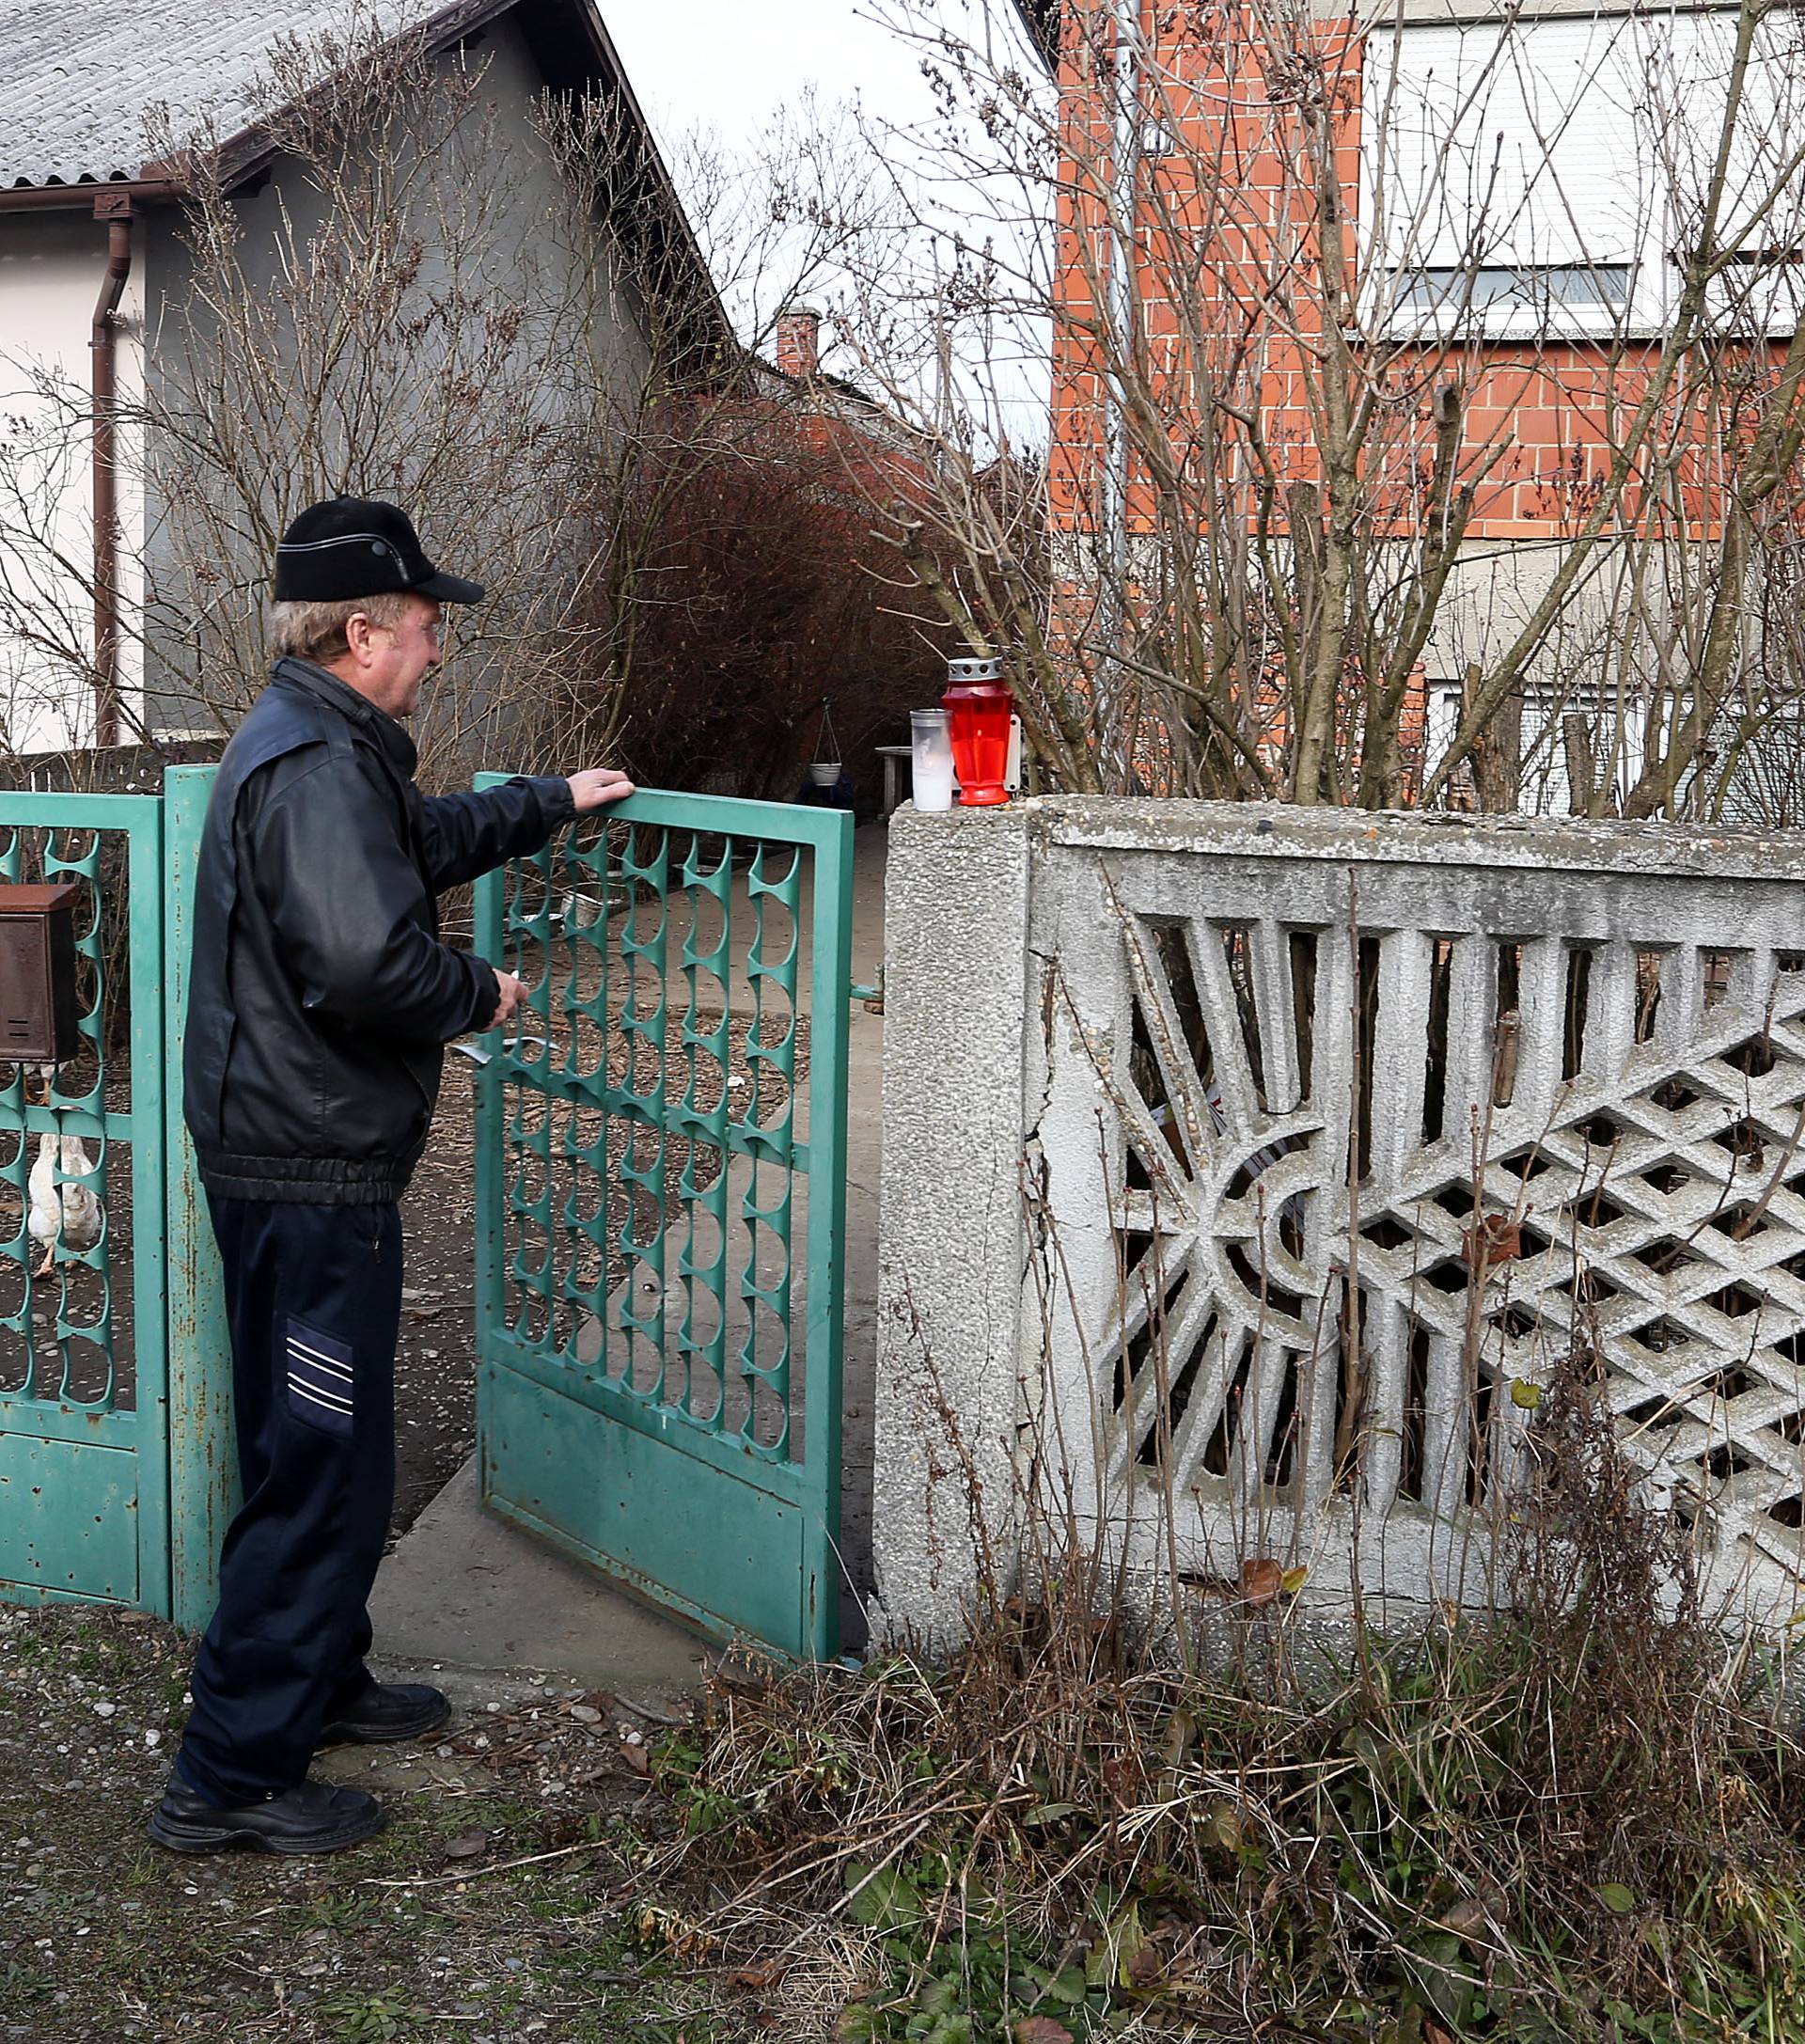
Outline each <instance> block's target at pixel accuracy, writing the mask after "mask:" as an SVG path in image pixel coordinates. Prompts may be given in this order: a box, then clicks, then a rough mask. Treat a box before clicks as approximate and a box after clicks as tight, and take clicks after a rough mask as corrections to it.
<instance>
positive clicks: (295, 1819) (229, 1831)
mask: <svg viewBox="0 0 1805 2044" xmlns="http://www.w3.org/2000/svg"><path fill="white" fill-rule="evenodd" d="M384 1821H385V1820H384V1816H383V1806H382V1804H381V1803H380V1802H378V1801H377V1800H376V1799H375V1797H374V1796H367V1795H365V1793H364V1792H363V1790H362V1789H361V1788H334V1787H333V1786H332V1785H331V1784H330V1783H328V1782H311V1781H309V1782H303V1783H302V1784H301V1785H300V1786H299V1787H298V1788H290V1789H289V1790H287V1791H286V1792H285V1793H284V1794H282V1795H280V1796H272V1797H271V1798H270V1799H269V1800H268V1801H266V1802H247V1803H242V1804H240V1805H238V1806H237V1807H235V1808H233V1809H230V1810H217V1809H215V1808H214V1807H213V1805H212V1803H211V1802H204V1801H202V1800H201V1799H200V1797H198V1796H197V1795H196V1794H195V1792H194V1790H193V1789H192V1788H190V1787H189V1786H188V1785H187V1783H186V1782H184V1781H182V1780H181V1777H180V1776H179V1775H175V1774H172V1775H171V1776H170V1777H169V1785H168V1786H167V1787H166V1788H165V1790H164V1792H163V1800H162V1802H161V1803H159V1804H158V1805H157V1808H156V1811H155V1812H154V1814H153V1815H152V1816H151V1818H150V1835H151V1837H152V1838H154V1839H155V1840H156V1842H157V1843H158V1845H160V1846H167V1847H169V1849H170V1850H171V1851H172V1852H229V1851H230V1850H232V1848H233V1847H238V1846H243V1847H245V1848H246V1849H247V1850H249V1851H252V1852H279V1853H283V1854H286V1855H298V1854H302V1853H308V1852H342V1851H343V1850H344V1848H345V1847H347V1846H357V1845H361V1844H362V1843H363V1842H364V1840H365V1839H366V1838H374V1837H375V1835H376V1833H377V1832H379V1831H381V1830H382V1828H383V1824H384Z"/></svg>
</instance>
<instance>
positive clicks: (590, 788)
mask: <svg viewBox="0 0 1805 2044" xmlns="http://www.w3.org/2000/svg"><path fill="white" fill-rule="evenodd" d="M632 793H633V783H632V781H630V780H629V779H628V778H627V777H626V776H625V775H624V774H622V773H620V771H618V770H617V769H616V768H614V767H612V766H589V767H586V768H585V769H584V770H583V772H582V773H580V774H573V775H572V776H571V800H572V801H573V802H574V803H575V804H576V813H577V814H578V815H579V816H581V815H582V814H583V812H584V811H585V810H599V809H600V808H601V807H602V806H603V804H604V803H605V802H619V801H620V799H621V797H622V796H624V795H630V794H632Z"/></svg>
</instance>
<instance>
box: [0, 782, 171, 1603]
mask: <svg viewBox="0 0 1805 2044" xmlns="http://www.w3.org/2000/svg"><path fill="white" fill-rule="evenodd" d="M0 879H5V880H7V881H27V882H30V881H43V882H53V883H62V884H66V885H72V886H74V887H75V888H77V889H78V890H79V893H78V904H77V909H76V915H75V927H76V956H77V966H76V970H77V977H78V983H79V989H80V1005H81V1019H80V1030H81V1046H80V1049H79V1050H78V1052H77V1054H76V1055H75V1056H74V1057H73V1058H72V1059H70V1060H67V1061H64V1062H63V1063H62V1064H61V1065H60V1066H57V1067H55V1068H54V1083H53V1082H52V1068H48V1067H43V1068H40V1067H39V1066H37V1065H33V1064H22V1063H18V1062H10V1063H0V1596H6V1597H9V1598H13V1599H17V1598H21V1597H24V1598H28V1599H32V1600H34V1601H37V1600H49V1599H64V1600H67V1599H82V1600H96V1601H104V1602H110V1603H118V1604H131V1605H139V1606H142V1607H143V1608H145V1609H146V1610H150V1611H158V1612H166V1611H167V1610H168V1609H169V1551H168V1468H167V1461H168V1458H167V1439H168V1400H167V1391H168V1368H167V1365H168V1354H167V1345H166V1331H167V1330H166V1327H165V1316H164V1309H163V1300H164V1271H165V1230H164V1199H165V1118H164V1074H163V1061H164V900H163V889H164V873H163V804H162V801H161V800H160V799H159V798H158V797H157V796H155V795H103V794H0ZM4 1056H5V1045H4V1043H0V1057H4Z"/></svg>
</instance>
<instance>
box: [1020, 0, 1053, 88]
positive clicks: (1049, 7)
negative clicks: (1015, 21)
mask: <svg viewBox="0 0 1805 2044" xmlns="http://www.w3.org/2000/svg"><path fill="white" fill-rule="evenodd" d="M1059 5H1060V0H1015V11H1016V13H1017V14H1019V15H1020V16H1021V18H1022V24H1023V25H1024V27H1026V28H1027V30H1028V40H1029V42H1031V43H1032V44H1033V45H1034V50H1035V54H1036V55H1038V56H1039V57H1040V60H1041V62H1042V63H1043V64H1044V65H1045V66H1046V69H1047V71H1048V73H1049V75H1053V76H1057V75H1058V72H1059Z"/></svg>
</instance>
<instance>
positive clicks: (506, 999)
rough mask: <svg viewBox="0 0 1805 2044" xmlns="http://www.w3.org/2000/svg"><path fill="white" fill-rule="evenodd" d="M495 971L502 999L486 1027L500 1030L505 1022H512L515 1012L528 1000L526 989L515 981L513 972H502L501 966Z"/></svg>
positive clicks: (497, 987)
mask: <svg viewBox="0 0 1805 2044" xmlns="http://www.w3.org/2000/svg"><path fill="white" fill-rule="evenodd" d="M494 975H495V986H496V989H497V991H498V992H499V993H500V995H501V999H500V1001H499V1002H498V1003H497V1004H496V1008H495V1012H494V1014H492V1015H491V1016H490V1017H489V1020H488V1022H487V1024H486V1025H485V1026H486V1027H487V1028H489V1029H492V1030H494V1029H499V1028H500V1027H501V1025H502V1024H503V1023H504V1022H511V1021H512V1020H513V1018H514V1010H515V1009H516V1008H518V1007H519V1006H520V1004H521V1002H522V1001H523V1000H525V999H526V987H525V986H524V985H522V983H520V981H518V980H517V979H515V977H514V976H513V974H512V973H511V972H504V971H502V969H501V967H499V966H497V967H494Z"/></svg>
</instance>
